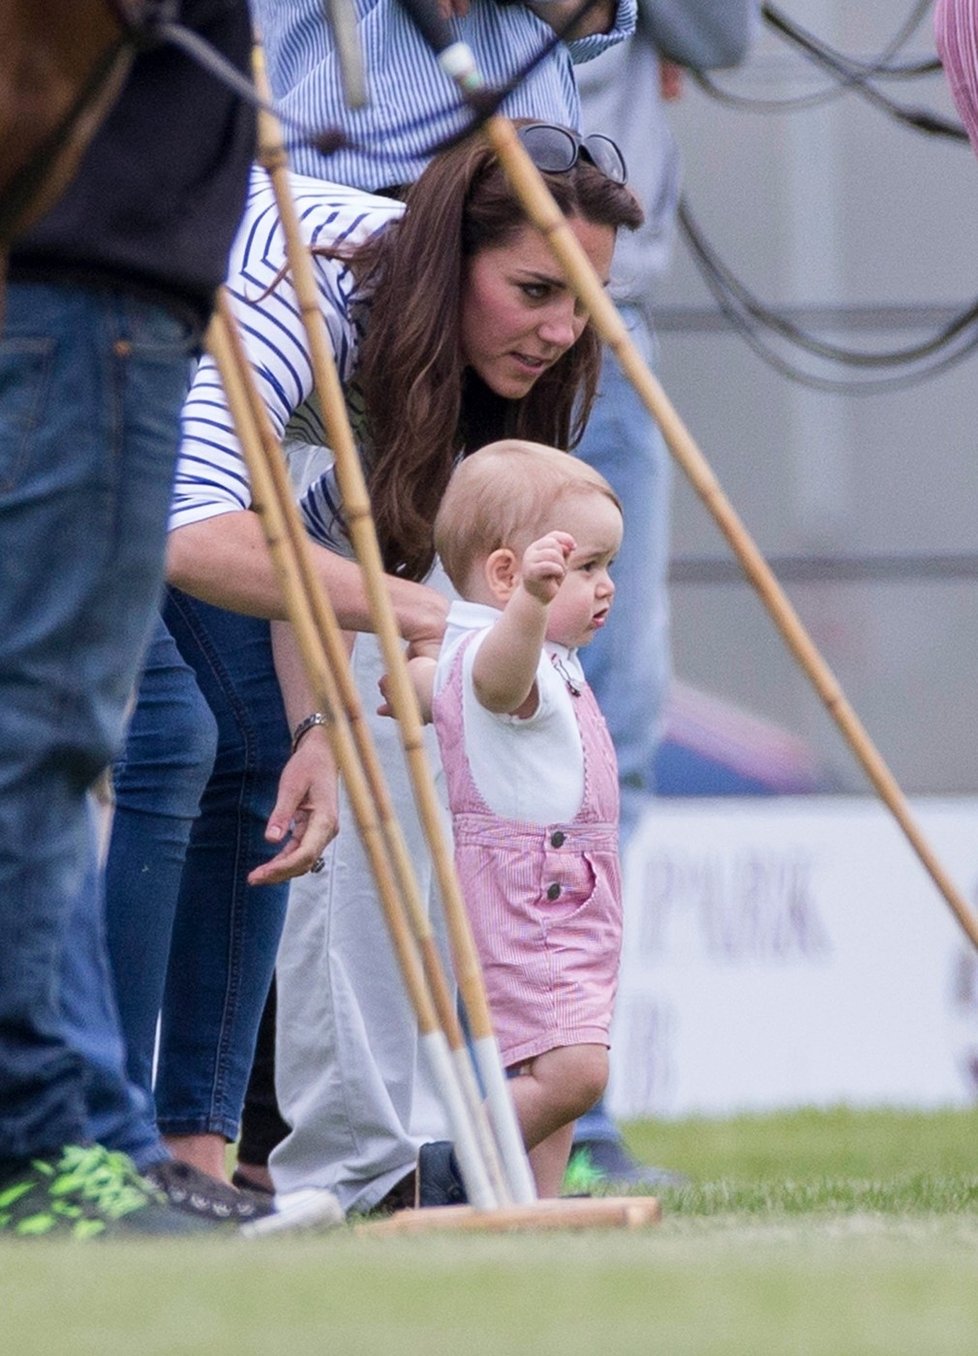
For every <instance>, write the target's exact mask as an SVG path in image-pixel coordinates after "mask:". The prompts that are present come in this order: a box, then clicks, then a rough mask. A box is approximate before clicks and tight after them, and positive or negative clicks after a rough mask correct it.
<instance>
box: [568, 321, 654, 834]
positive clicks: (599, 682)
mask: <svg viewBox="0 0 978 1356" xmlns="http://www.w3.org/2000/svg"><path fill="white" fill-rule="evenodd" d="M620 310H621V315H622V318H623V319H624V321H625V323H626V324H627V326H628V328H629V331H630V334H631V338H632V341H633V343H634V344H635V345H636V347H637V348H638V349H639V351H640V352H641V353H642V355H643V357H644V358H645V360H646V362H647V363H649V365H650V366H651V365H652V363H653V360H654V356H655V340H654V336H653V335H652V333H651V330H650V329H649V324H648V321H647V320H646V318H645V316H644V314H643V313H642V311H640V310H639V309H638V307H634V306H623V307H621V308H620ZM577 452H578V455H579V456H580V457H581V458H582V459H583V460H584V461H586V462H588V463H589V465H591V466H593V467H594V468H595V470H597V471H600V472H601V474H602V475H603V476H604V478H605V479H606V480H607V481H609V482H610V484H611V486H612V488H613V489H614V490H615V491H616V493H617V494H618V497H619V498H620V500H621V502H622V505H623V506H624V513H625V535H624V538H623V541H622V547H621V550H620V551H619V553H618V558H617V560H616V561H615V563H614V565H613V567H612V576H613V578H614V581H615V602H614V606H613V607H612V609H611V616H610V618H609V621H608V625H607V626H606V627H605V628H604V629H603V630H602V631H600V632H599V633H598V635H597V636H596V637H595V638H594V640H593V641H592V642H591V644H590V645H588V646H587V647H586V648H585V649H583V650H582V651H581V662H582V664H583V665H584V672H585V674H586V676H587V680H588V682H589V683H590V685H591V687H592V689H593V690H594V695H595V697H596V698H597V701H598V705H599V706H600V707H601V710H602V712H603V714H604V718H605V720H606V721H607V722H608V729H609V731H610V732H611V738H612V741H613V742H614V745H615V752H616V754H617V755H618V777H619V782H620V785H621V831H622V841H623V842H627V840H628V837H629V835H630V833H631V832H632V830H633V829H634V827H635V824H636V822H637V820H638V816H639V814H640V813H641V810H642V804H643V799H644V797H645V796H647V795H648V794H649V792H650V791H652V789H653V788H652V784H651V779H652V763H653V759H654V757H655V751H656V748H657V746H658V743H659V737H660V732H661V725H662V713H663V707H664V704H665V700H666V695H667V692H668V687H669V680H670V676H671V668H672V660H671V651H670V645H669V597H668V591H667V579H668V572H669V507H670V492H671V482H672V463H671V461H670V458H669V452H668V449H667V448H666V446H665V442H664V441H663V438H662V434H661V433H660V432H659V428H658V425H657V424H656V422H655V420H654V419H653V418H652V416H651V414H649V412H648V410H647V409H646V408H645V406H644V405H643V403H642V401H641V398H640V397H639V395H638V392H637V391H636V390H635V388H634V387H633V386H632V384H631V382H630V381H629V380H628V378H627V377H626V376H625V375H624V373H623V372H622V370H621V368H620V367H619V366H618V362H617V360H616V359H615V358H614V356H613V355H612V354H611V352H610V351H608V350H606V351H605V355H604V361H603V365H602V368H601V382H600V386H599V394H598V398H597V400H596V402H595V406H594V411H593V413H592V415H591V418H590V420H589V421H588V426H587V431H586V432H585V434H584V438H583V440H582V441H581V443H580V445H579V447H578V448H577Z"/></svg>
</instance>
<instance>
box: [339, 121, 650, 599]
mask: <svg viewBox="0 0 978 1356" xmlns="http://www.w3.org/2000/svg"><path fill="white" fill-rule="evenodd" d="M544 177H545V179H546V181H547V186H548V187H549V189H550V191H551V193H552V194H553V196H554V198H555V200H556V202H557V205H558V206H559V207H560V209H561V211H562V212H563V213H564V215H565V216H568V217H579V218H581V219H583V220H585V221H587V222H590V223H592V224H594V225H598V226H609V227H611V228H612V229H613V230H618V229H619V228H620V227H622V226H624V227H626V228H628V229H629V230H634V229H635V228H636V227H637V226H639V225H640V224H641V222H642V210H641V208H640V207H639V205H638V202H637V200H636V199H635V197H634V196H633V194H632V193H631V191H630V190H629V189H627V188H626V187H624V186H622V185H620V184H615V183H613V182H612V181H611V180H610V179H608V178H607V177H606V176H605V175H604V174H602V173H601V172H600V171H599V170H597V169H596V168H595V167H594V166H593V165H592V164H590V163H589V162H588V161H586V160H585V159H584V158H583V157H581V158H580V159H579V160H578V162H577V164H576V165H575V166H574V168H573V169H572V170H570V171H568V172H566V173H563V174H547V175H545V176H544ZM526 224H527V219H526V217H525V215H524V212H523V209H522V207H521V206H520V204H519V202H518V200H517V199H516V197H515V196H514V194H513V191H512V189H511V188H510V187H509V184H508V182H507V180H506V176H505V174H504V172H503V170H502V168H501V167H500V165H499V163H498V161H497V159H496V156H495V154H494V152H493V151H492V150H491V149H490V148H489V146H488V145H487V144H486V143H485V142H484V141H483V140H482V139H481V138H470V139H469V140H467V141H465V142H463V143H461V144H460V145H459V146H456V147H454V148H452V149H450V150H448V151H444V152H442V154H440V155H438V156H436V157H435V158H434V159H433V160H432V161H431V163H430V164H429V165H428V166H427V168H426V169H425V171H424V173H423V174H422V175H421V177H420V178H419V179H418V180H417V182H416V183H415V184H414V185H413V186H412V187H411V189H410V190H409V192H408V194H407V207H406V210H405V213H404V216H403V217H402V218H401V219H400V220H399V221H397V222H396V223H395V224H394V225H393V226H391V227H389V228H388V229H387V230H385V231H383V232H382V233H381V234H380V235H379V236H375V237H374V238H373V239H371V240H370V241H368V242H367V243H366V245H364V246H362V247H360V248H359V249H357V251H356V252H355V253H354V254H353V256H352V259H351V262H352V266H353V268H354V271H355V272H356V274H357V277H358V281H359V283H360V285H361V286H362V288H363V290H364V294H365V296H366V297H367V298H368V301H367V304H368V305H369V308H370V309H369V317H368V320H367V325H366V338H365V340H364V343H363V346H362V350H361V353H360V358H359V362H358V368H357V382H358V384H359V385H360V387H361V389H362V391H363V396H364V401H365V406H366V419H367V433H368V437H369V442H370V447H371V463H370V468H369V471H368V485H369V489H370V499H371V504H372V507H373V513H374V518H375V521H376V524H377V533H378V537H379V539H380V547H381V552H382V554H383V558H384V565H385V568H386V569H387V570H389V571H391V572H393V573H399V574H402V575H404V576H406V577H407V578H410V579H423V578H424V577H425V575H426V574H427V573H428V571H429V570H430V568H431V565H432V562H433V560H434V545H433V541H432V525H433V523H434V519H435V513H436V511H437V509H438V505H439V503H440V502H441V497H442V495H443V493H444V491H445V486H446V485H447V484H448V478H449V476H450V474H451V470H452V466H453V464H454V462H455V460H456V458H457V456H458V454H459V452H460V451H472V450H473V449H474V448H475V447H478V446H481V445H482V444H483V443H486V442H490V441H492V440H493V439H495V438H500V437H504V436H505V437H517V438H525V439H528V440H530V441H532V442H540V443H546V444H549V445H550V446H555V447H564V448H567V447H571V446H573V444H574V443H575V442H577V440H578V439H579V438H580V436H581V434H582V432H583V430H584V426H585V424H586V422H587V417H588V414H589V412H590V409H591V405H592V402H593V400H594V395H595V391H596V388H597V382H598V373H599V369H600V341H599V339H598V337H597V335H596V334H595V332H594V330H593V329H592V327H591V326H590V325H589V326H588V327H587V328H586V329H585V330H584V332H583V334H582V335H581V337H580V338H579V339H578V341H577V343H576V344H574V346H573V347H572V348H571V349H569V350H568V351H567V353H565V354H564V356H563V357H562V358H561V359H560V360H559V361H558V362H556V363H555V364H554V365H553V367H551V368H549V369H548V370H547V371H545V372H544V373H543V375H542V376H541V377H540V378H539V380H538V381H537V382H536V384H535V385H534V386H533V388H532V390H531V391H530V392H529V393H528V394H527V395H526V396H524V397H523V398H522V399H521V400H516V401H511V400H504V399H502V398H501V397H497V396H495V395H493V394H492V392H490V391H488V389H487V388H486V387H485V386H484V385H483V383H482V382H481V381H479V380H478V379H477V378H476V377H475V374H474V373H472V372H466V370H465V366H466V364H465V357H464V354H463V352H462V345H461V338H460V318H461V317H460V312H461V300H462V289H463V286H464V284H465V276H466V267H467V261H468V260H469V259H471V258H472V257H473V256H474V255H476V254H478V253H479V251H480V250H483V249H486V248H488V247H491V246H500V245H505V244H506V243H507V242H508V241H510V240H511V239H512V238H513V237H515V236H516V235H517V234H518V233H519V232H520V230H521V229H522V228H523V227H524V226H525V225H526Z"/></svg>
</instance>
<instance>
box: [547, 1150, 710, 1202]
mask: <svg viewBox="0 0 978 1356" xmlns="http://www.w3.org/2000/svg"><path fill="white" fill-rule="evenodd" d="M688 1185H689V1178H688V1177H687V1176H686V1174H685V1173H682V1172H674V1171H673V1170H672V1169H671V1168H654V1167H649V1166H647V1165H646V1164H644V1163H639V1162H638V1161H637V1160H636V1159H634V1158H633V1157H632V1155H631V1154H630V1153H629V1151H628V1149H627V1148H626V1147H625V1145H624V1144H623V1143H622V1141H621V1140H600V1139H596V1140H579V1141H578V1142H577V1143H576V1144H575V1145H574V1146H573V1148H572V1149H571V1156H570V1162H569V1163H568V1164H567V1170H566V1172H565V1173H564V1181H563V1186H562V1188H561V1190H562V1192H563V1194H564V1195H565V1196H612V1195H614V1196H617V1195H619V1194H625V1195H627V1194H628V1193H629V1192H634V1191H636V1190H644V1191H649V1190H652V1191H664V1190H667V1189H668V1190H677V1189H679V1188H681V1187H684V1186H688Z"/></svg>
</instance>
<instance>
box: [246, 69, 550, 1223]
mask: <svg viewBox="0 0 978 1356" xmlns="http://www.w3.org/2000/svg"><path fill="white" fill-rule="evenodd" d="M255 75H256V83H257V84H258V88H259V91H260V92H261V93H262V94H264V95H266V96H267V94H268V88H267V80H266V78H265V76H264V67H263V62H262V58H261V53H260V49H256V72H255ZM259 147H260V159H261V162H262V163H263V165H264V166H265V168H266V170H267V171H268V173H269V175H270V177H271V180H272V184H273V187H274V190H275V195H276V202H277V204H278V209H279V217H280V220H281V223H282V228H283V232H284V234H285V238H286V252H287V257H288V260H289V267H290V272H291V275H292V282H293V285H294V287H295V290H296V296H297V299H298V304H299V309H300V313H301V316H302V320H303V324H304V326H305V330H306V335H307V338H308V342H309V347H310V357H311V361H312V368H313V373H314V380H315V385H316V389H317V391H318V393H319V396H320V402H321V406H322V411H323V417H324V421H325V423H326V428H327V433H328V436H329V440H330V446H331V448H332V450H333V454H334V457H335V458H336V467H337V476H338V480H339V485H340V490H341V493H342V496H343V502H344V514H345V518H346V521H347V524H348V527H349V530H350V535H351V539H352V542H353V546H354V550H355V552H356V555H357V559H358V560H359V562H360V566H361V570H362V577H363V580H364V585H365V589H366V592H367V596H368V601H369V605H370V611H371V616H372V619H373V621H374V626H375V629H376V631H377V633H378V636H379V639H380V643H381V648H382V650H383V653H384V658H385V662H386V665H387V669H388V673H389V676H390V684H391V705H392V708H393V710H394V712H395V714H396V716H397V717H398V721H399V730H400V732H401V738H402V743H403V745H404V748H405V754H406V757H407V765H408V770H409V774H410V776H411V781H412V786H413V789H414V794H415V798H416V800H417V802H418V810H419V816H420V819H421V823H422V827H423V829H424V832H425V836H426V838H427V841H428V844H429V847H430V850H431V855H432V861H433V864H434V868H435V873H436V877H437V879H438V883H439V887H440V890H441V896H442V900H443V903H444V908H445V915H446V921H447V924H448V928H449V934H450V937H451V941H452V950H453V956H454V959H455V967H456V978H457V980H458V984H459V988H460V991H461V993H462V998H463V1001H464V1002H465V1005H466V1010H467V1012H468V1015H469V1021H470V1024H471V1026H472V1028H473V1033H474V1036H475V1038H476V1039H477V1040H481V1041H482V1042H483V1044H484V1043H485V1040H486V1038H487V1037H488V1038H490V1039H491V1040H492V1042H493V1044H495V1038H494V1037H493V1036H492V1027H491V1022H490V1020H489V1009H488V1004H487V1002H486V999H485V991H484V988H483V986H482V976H481V970H480V969H479V964H478V957H477V955H476V952H475V946H474V943H473V942H472V938H471V932H470V930H469V927H468V917H467V915H466V913H465V906H464V904H463V903H462V900H461V895H460V892H459V888H458V883H457V880H456V877H455V870H454V863H453V861H452V857H451V854H450V852H448V851H447V849H446V846H445V841H444V835H443V832H442V828H441V820H440V809H439V805H438V800H437V796H436V793H435V790H434V783H433V781H432V777H431V771H430V768H429V765H428V760H427V757H426V754H425V750H424V745H423V740H422V727H421V721H420V716H419V713H418V708H417V701H416V699H415V696H414V690H413V687H412V686H411V682H410V678H409V676H408V671H407V665H406V662H405V659H404V653H403V648H402V641H401V637H400V634H399V631H398V628H397V623H396V619H395V617H394V612H393V608H392V606H391V603H390V599H389V596H388V593H387V587H386V579H385V575H384V570H383V564H382V562H381V558H380V550H379V547H378V544H377V537H376V532H375V530H374V525H373V518H372V516H371V511H370V502H369V498H368V496H367V491H366V485H365V482H364V478H363V472H362V470H361V466H360V459H359V455H358V453H357V449H356V445H355V443H354V439H353V434H352V430H351V428H350V423H349V419H348V417H347V413H346V403H345V398H344V395H343V391H342V387H341V385H340V382H339V377H338V374H337V371H336V365H335V362H334V360H333V352H332V346H331V342H330V339H329V334H328V331H327V328H326V323H325V319H324V317H323V314H322V311H321V309H320V305H319V298H318V292H317V288H316V283H315V276H314V273H313V269H312V261H311V258H310V255H309V251H308V248H307V247H306V244H305V242H304V240H303V238H302V234H301V230H300V227H299V221H298V215H297V212H296V208H295V204H294V201H293V199H292V196H291V191H290V187H289V183H288V174H287V165H286V157H285V152H284V148H283V146H282V138H281V132H280V129H279V127H278V125H277V122H276V120H275V119H274V118H273V117H272V116H271V115H269V114H265V113H263V114H260V116H259ZM351 692H352V693H353V695H354V696H355V689H354V688H353V687H352V683H351ZM357 728H358V729H359V728H360V727H359V726H358V727H357ZM364 728H365V727H364ZM375 765H376V764H375ZM376 766H378V771H379V765H376ZM386 803H387V806H388V807H389V809H390V814H389V816H388V817H387V818H386V819H385V821H384V822H385V824H386V825H387V826H388V828H389V833H390V838H391V852H392V855H393V856H394V859H395V866H397V867H398V870H399V873H400V872H401V871H402V870H403V871H405V872H407V873H409V874H410V876H411V878H412V880H413V869H412V868H411V865H410V860H409V857H408V853H407V849H406V846H405V844H404V842H403V835H402V834H401V833H400V828H399V826H398V825H397V820H396V816H395V815H394V813H393V807H391V806H390V802H389V798H388V800H387V802H386ZM409 899H411V900H412V901H416V903H412V904H411V919H412V925H413V926H414V927H415V929H416V931H417V932H418V933H419V935H421V936H423V937H424V936H426V937H428V938H430V943H426V955H427V956H428V958H429V962H430V968H431V971H432V973H434V972H435V971H436V969H440V963H439V960H438V953H437V950H436V948H435V945H434V938H433V934H432V933H431V932H430V924H429V922H428V919H427V914H426V912H425V909H424V907H423V905H422V903H421V901H420V895H418V893H417V890H416V887H415V890H414V892H413V893H411V892H409ZM463 930H464V935H463ZM465 937H467V939H468V944H469V945H468V951H467V952H466V951H465V950H464V946H463V943H464V940H465ZM435 982H436V985H438V987H439V988H444V983H443V981H438V980H437V979H436V981H435ZM480 1002H481V1015H480V1007H479V1005H480ZM449 1008H450V1009H451V1012H450V1013H449V1012H446V1013H445V1021H446V1023H448V1026H447V1030H448V1031H449V1032H450V1033H451V1040H450V1044H451V1045H452V1047H453V1050H454V1052H455V1063H456V1066H457V1068H458V1069H459V1071H460V1076H461V1078H462V1080H463V1085H464V1091H465V1095H466V1098H467V1100H468V1102H469V1103H470V1105H471V1109H472V1115H473V1117H474V1119H475V1122H476V1125H477V1127H478V1135H479V1139H480V1142H481V1144H482V1146H483V1152H484V1156H485V1158H486V1160H487V1163H488V1167H489V1170H490V1172H491V1174H492V1175H493V1177H494V1178H496V1179H497V1187H498V1189H499V1191H500V1194H501V1195H503V1196H509V1195H512V1196H513V1197H514V1198H515V1199H516V1200H517V1201H518V1202H519V1203H525V1201H526V1200H527V1199H535V1190H534V1188H533V1180H532V1175H531V1174H530V1170H529V1164H528V1162H527V1158H526V1152H525V1149H524V1148H523V1143H522V1137H521V1135H520V1133H519V1128H518V1126H517V1124H516V1117H515V1112H514V1110H513V1107H512V1099H511V1097H510V1094H509V1090H508V1088H507V1087H506V1086H505V1079H504V1077H503V1074H502V1068H501V1063H500V1061H499V1056H498V1049H497V1051H496V1063H497V1065H498V1066H499V1068H498V1072H497V1074H496V1077H495V1079H494V1080H492V1088H491V1089H490V1088H489V1087H488V1086H487V1097H488V1098H489V1109H490V1113H491V1114H492V1116H493V1123H494V1124H497V1122H498V1118H499V1117H500V1116H502V1117H503V1118H504V1119H505V1113H501V1112H498V1111H497V1110H496V1109H495V1108H494V1101H498V1099H499V1097H500V1091H501V1094H502V1096H503V1098H504V1099H505V1103H506V1107H507V1108H508V1119H509V1121H510V1122H511V1123H512V1126H513V1127H514V1128H515V1139H516V1146H517V1148H518V1159H517V1162H515V1163H513V1162H512V1161H511V1160H512V1158H513V1153H514V1149H513V1135H512V1134H510V1136H509V1137H508V1142H509V1147H508V1148H507V1143H505V1142H502V1140H501V1142H500V1146H499V1147H500V1149H501V1151H502V1156H503V1166H504V1168H505V1177H504V1176H503V1173H502V1171H501V1170H500V1168H499V1164H498V1154H497V1150H496V1146H495V1144H494V1142H493V1140H492V1135H491V1133H490V1131H489V1128H488V1123H487V1121H486V1118H485V1112H484V1110H483V1108H482V1103H481V1098H480V1094H479V1090H478V1087H477V1085H476V1081H475V1077H474V1074H473V1072H472V1070H471V1065H470V1061H469V1058H468V1053H467V1050H466V1048H465V1043H464V1038H463V1036H462V1033H461V1029H460V1027H458V1024H457V1017H456V1015H455V1013H454V1007H453V1005H452V1004H451V1003H449ZM480 1071H481V1070H480ZM483 1081H484V1083H487V1082H488V1080H486V1079H485V1078H484V1079H483ZM497 1134H498V1131H497ZM463 1175H464V1170H463ZM528 1193H532V1195H529V1194H528Z"/></svg>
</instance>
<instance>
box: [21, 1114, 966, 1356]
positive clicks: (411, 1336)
mask: <svg viewBox="0 0 978 1356" xmlns="http://www.w3.org/2000/svg"><path fill="white" fill-rule="evenodd" d="M629 1138H630V1141H631V1143H632V1145H633V1147H634V1148H635V1149H636V1150H638V1151H639V1153H640V1154H641V1155H642V1157H644V1158H646V1159H649V1160H651V1161H654V1162H658V1163H663V1164H668V1165H670V1166H674V1167H680V1168H683V1169H684V1170H685V1171H687V1172H688V1173H689V1174H690V1175H691V1177H692V1178H693V1179H694V1180H693V1185H692V1186H690V1187H689V1188H688V1189H686V1190H684V1191H680V1192H670V1193H667V1194H665V1195H664V1197H663V1205H664V1212H665V1213H664V1218H663V1222H662V1223H661V1225H659V1226H658V1227H655V1228H652V1229H648V1230H645V1231H642V1232H636V1233H622V1232H599V1231H592V1232H589V1233H587V1234H571V1233H564V1234H559V1235H554V1234H545V1233H539V1234H513V1235H482V1236H467V1237H459V1236H453V1235H449V1234H445V1233H441V1234H432V1235H429V1236H425V1237H423V1238H413V1239H410V1240H407V1239H382V1238H378V1237H376V1236H373V1237H372V1236H369V1235H362V1234H361V1235H354V1234H352V1233H351V1232H350V1231H348V1230H345V1229H343V1230H340V1231H337V1232H336V1233H333V1234H330V1235H326V1236H324V1237H320V1238H317V1239H309V1238H305V1239H302V1238H292V1239H279V1240H274V1241H272V1240H268V1241H266V1242H264V1243H246V1242H244V1241H240V1240H237V1239H222V1238H213V1239H206V1240H204V1241H202V1242H195V1243H194V1244H193V1245H192V1246H191V1245H188V1244H185V1243H176V1244H175V1243H169V1244H167V1243H143V1244H139V1245H136V1244H130V1245H118V1244H102V1245H88V1246H79V1245H71V1244H44V1243H37V1244H30V1245H25V1244H12V1243H7V1244H5V1245H3V1246H2V1247H0V1352H2V1353H4V1356H7V1354H9V1356H21V1354H22V1353H31V1356H33V1353H38V1356H40V1353H44V1354H45V1356H48V1353H51V1354H52V1356H55V1354H59V1353H71V1354H72V1356H88V1353H93V1354H94V1353H98V1354H99V1356H123V1354H125V1356H182V1354H183V1353H195V1354H196V1353H207V1354H208V1356H249V1354H250V1353H269V1354H272V1353H274V1356H278V1354H279V1353H284V1356H306V1354H307V1353H320V1352H322V1353H329V1354H330V1356H347V1354H348V1353H349V1354H350V1356H361V1353H362V1354H363V1356H374V1353H376V1354H377V1356H380V1353H384V1356H387V1354H388V1353H389V1354H390V1356H442V1354H443V1353H444V1356H497V1353H498V1354H499V1356H502V1354H503V1353H506V1354H507V1356H508V1353H520V1354H521V1356H522V1354H523V1353H527V1356H618V1354H619V1353H626V1354H627V1356H631V1353H660V1352H661V1353H666V1356H673V1354H674V1353H675V1354H676V1356H686V1354H687V1353H689V1356H714V1353H736V1354H737V1356H739V1354H740V1353H744V1354H745V1356H754V1354H755V1353H778V1354H780V1353H792V1354H793V1353H804V1354H805V1356H822V1354H823V1353H824V1356H850V1353H852V1354H853V1356H862V1353H867V1354H868V1353H874V1354H875V1353H880V1356H882V1354H883V1353H886V1356H904V1354H905V1356H944V1354H945V1353H959V1352H960V1353H969V1354H970V1353H974V1352H975V1351H976V1350H978V1283H976V1272H978V1154H976V1148H978V1112H953V1113H952V1112H947V1113H938V1114H934V1115H917V1114H912V1115H911V1114H906V1115H904V1114H898V1113H883V1112H872V1113H855V1112H849V1111H842V1110H839V1111H831V1112H825V1113H815V1112H804V1113H797V1114H794V1115H779V1116H770V1117H744V1118H738V1119H736V1120H731V1121H723V1122H713V1121H700V1120H694V1121H683V1122H676V1123H667V1124H655V1125H650V1124H643V1125H636V1126H631V1127H629Z"/></svg>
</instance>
